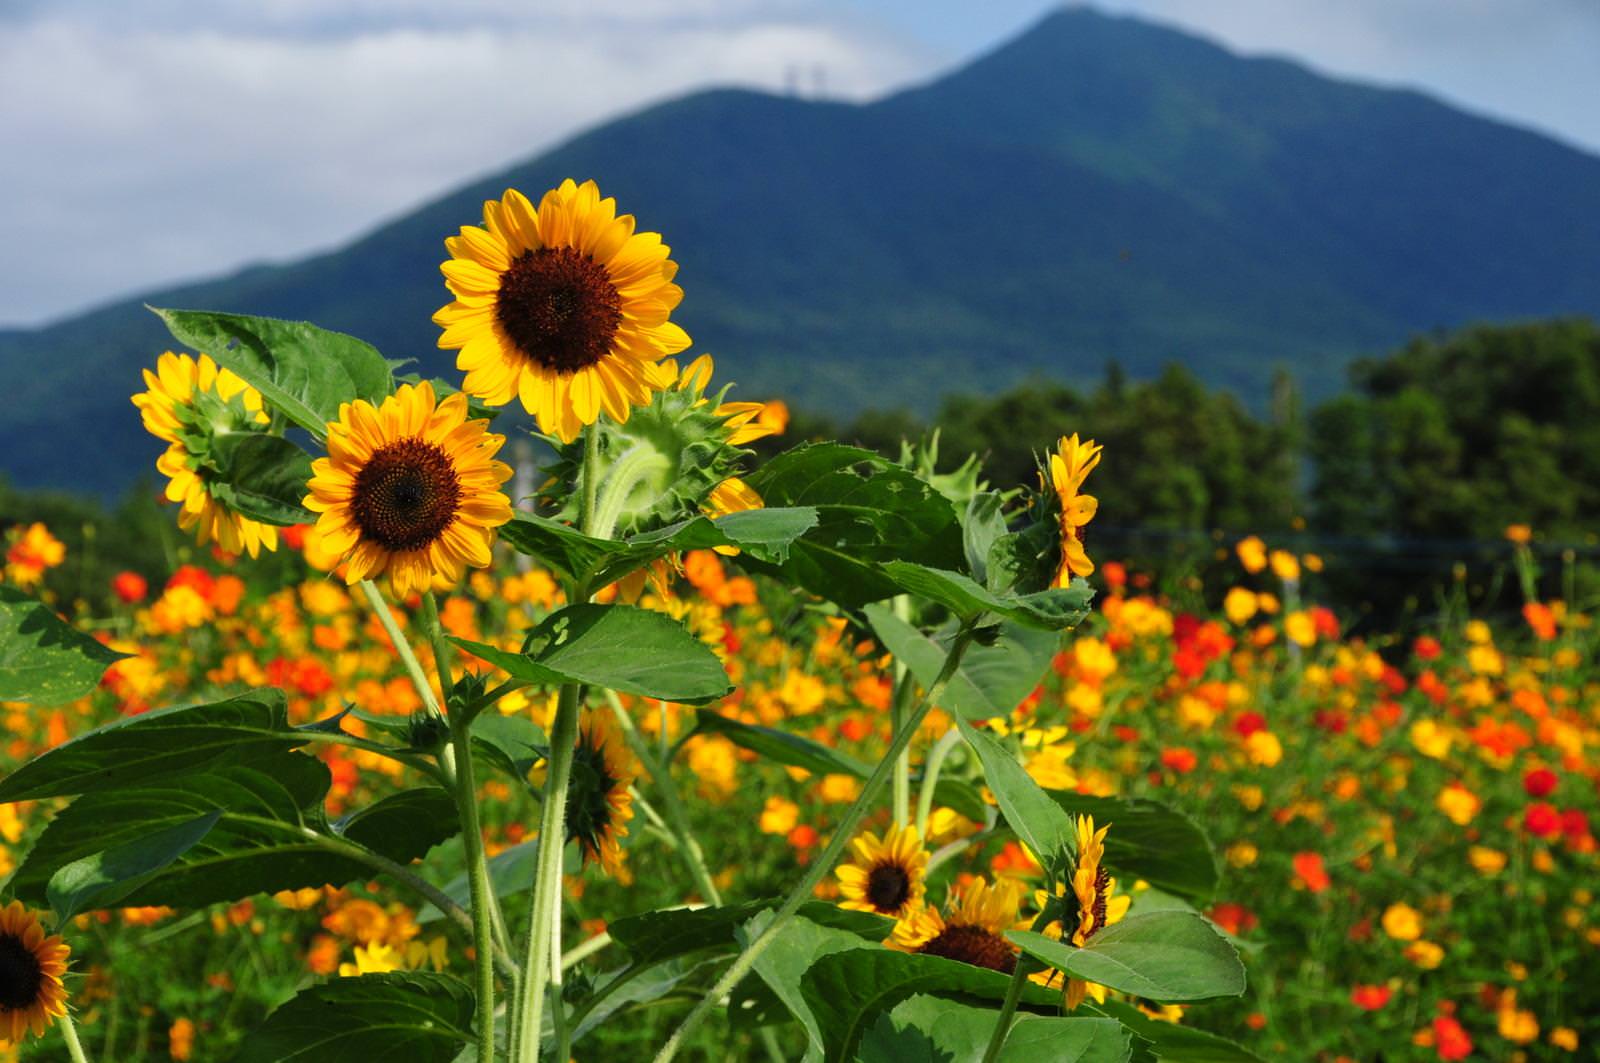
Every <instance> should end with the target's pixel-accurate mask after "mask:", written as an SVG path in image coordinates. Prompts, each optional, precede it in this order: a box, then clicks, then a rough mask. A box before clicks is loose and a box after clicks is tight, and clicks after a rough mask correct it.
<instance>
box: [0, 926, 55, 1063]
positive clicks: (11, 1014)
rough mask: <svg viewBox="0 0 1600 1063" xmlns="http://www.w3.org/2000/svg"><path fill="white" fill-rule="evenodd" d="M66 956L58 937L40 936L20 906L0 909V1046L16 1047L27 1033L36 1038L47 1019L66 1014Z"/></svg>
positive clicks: (48, 1022)
mask: <svg viewBox="0 0 1600 1063" xmlns="http://www.w3.org/2000/svg"><path fill="white" fill-rule="evenodd" d="M70 951H71V950H69V949H68V948H67V945H66V943H65V942H64V941H62V940H61V939H60V938H59V937H56V936H54V935H46V934H45V932H44V926H43V925H42V924H41V923H40V922H39V916H38V915H37V914H35V913H33V912H30V911H28V910H27V909H26V908H24V907H23V906H22V902H21V901H12V902H11V903H10V904H8V905H6V907H5V908H4V909H0V958H3V960H4V963H5V969H4V971H3V974H4V984H0V993H4V999H0V1044H7V1043H9V1044H12V1045H17V1044H21V1043H22V1039H23V1038H24V1037H25V1036H27V1034H28V1033H29V1032H30V1031H31V1032H32V1033H33V1036H35V1037H39V1036H42V1035H43V1034H44V1030H45V1027H46V1026H48V1025H49V1024H50V1023H51V1021H52V1020H54V1019H57V1018H59V1017H61V1016H62V1015H65V1014H66V1013H67V990H66V987H65V986H64V985H63V984H62V977H63V976H64V975H65V974H66V973H67V956H68V954H69V952H70Z"/></svg>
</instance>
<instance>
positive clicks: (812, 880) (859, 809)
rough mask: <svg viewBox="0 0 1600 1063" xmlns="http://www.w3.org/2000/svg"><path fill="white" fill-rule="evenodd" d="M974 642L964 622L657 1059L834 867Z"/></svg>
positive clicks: (674, 1047) (661, 1061)
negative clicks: (806, 855)
mask: <svg viewBox="0 0 1600 1063" xmlns="http://www.w3.org/2000/svg"><path fill="white" fill-rule="evenodd" d="M971 644H972V628H971V626H970V625H969V626H964V627H962V629H961V630H960V631H959V632H957V634H956V637H955V641H954V642H952V643H951V645H950V652H949V654H948V655H947V656H946V657H945V659H944V665H943V667H941V668H940V669H939V675H938V678H936V679H935V680H934V681H933V684H932V685H931V686H929V687H928V689H927V692H926V693H924V694H923V696H922V700H921V701H920V702H918V703H917V706H916V708H914V709H912V710H911V713H910V714H909V715H908V716H907V718H906V721H905V726H903V727H902V728H901V729H900V730H899V731H898V732H897V733H896V734H895V736H894V740H893V741H892V742H891V743H890V745H889V749H888V751H887V752H885V753H884V756H883V759H882V760H880V761H878V766H877V767H876V768H874V769H873V771H872V775H871V776H870V777H869V778H868V779H867V781H866V782H865V783H864V784H863V785H862V787H861V793H860V795H859V796H858V797H857V798H856V800H855V803H854V804H853V805H851V806H850V810H849V811H848V812H846V813H845V814H844V818H843V819H842V820H840V821H839V823H838V824H837V825H836V826H835V827H834V831H833V837H831V838H830V839H829V840H828V845H827V848H825V849H824V850H823V851H822V854H821V855H820V856H818V857H817V859H816V860H814V861H813V862H812V863H811V865H810V866H809V867H808V868H807V869H806V873H805V875H804V876H802V877H801V879H800V881H799V882H798V883H796V884H795V886H794V888H793V889H791V890H790V891H789V895H788V896H787V897H785V898H784V901H783V904H782V905H781V906H779V908H778V910H777V912H776V913H774V915H773V917H772V921H771V922H769V923H768V924H767V925H766V928H765V929H764V930H762V931H761V933H760V934H759V935H757V936H756V939H755V940H754V941H752V942H750V944H749V945H747V946H746V947H745V950H744V951H743V952H741V953H740V954H739V955H738V956H737V957H736V958H735V959H734V961H733V963H732V965H731V966H729V967H728V969H727V970H726V971H724V972H723V974H722V977H721V978H718V979H717V982H716V984H715V985H713V986H712V987H711V990H710V992H708V993H707V994H706V995H705V996H704V997H703V998H701V1000H700V1002H699V1003H698V1004H696V1005H695V1006H694V1010H692V1011H690V1012H689V1014H688V1015H687V1016H686V1017H685V1018H684V1020H683V1022H682V1023H681V1024H680V1025H679V1026H678V1028H677V1030H676V1031H674V1032H673V1034H672V1037H671V1038H669V1039H668V1041H667V1043H666V1044H665V1045H663V1046H662V1048H661V1051H660V1052H658V1053H657V1054H656V1063H667V1061H668V1060H670V1059H672V1058H673V1057H674V1056H676V1055H677V1054H678V1051H679V1050H680V1049H681V1048H683V1045H684V1042H685V1041H686V1040H688V1038H689V1035H690V1034H692V1033H694V1031H695V1030H696V1029H697V1028H699V1026H700V1024H701V1023H702V1022H704V1021H705V1020H706V1017H707V1016H708V1015H709V1014H710V1013H711V1009H712V1008H714V1007H716V1006H717V1003H718V1002H719V1001H721V1000H722V998H723V997H725V996H727V994H728V993H729V991H731V990H732V989H733V987H734V986H736V985H738V984H739V981H740V979H742V978H743V977H744V976H745V975H746V974H748V973H749V972H750V968H751V967H753V966H755V962H756V960H757V959H759V958H760V956H761V954H762V953H763V952H765V951H766V950H767V948H768V947H769V946H770V945H771V944H772V942H773V941H774V940H776V938H777V936H778V934H779V932H780V931H782V929H783V928H784V926H785V925H786V924H787V923H788V922H789V920H790V919H791V918H793V917H794V914H795V912H797V911H799V910H800V906H801V905H802V904H804V903H805V902H806V900H807V899H808V898H809V897H810V896H811V895H812V893H813V892H814V891H815V890H816V887H817V883H818V882H821V881H822V878H823V876H824V875H826V874H827V873H828V872H830V871H832V870H833V865H834V864H835V863H836V862H837V861H838V859H839V857H840V855H841V854H842V853H843V852H844V849H845V846H846V845H848V844H849V843H850V839H851V838H852V837H854V835H855V831H856V827H857V825H859V824H860V822H861V818H862V817H863V816H865V815H866V813H867V809H868V807H869V806H870V805H871V804H872V802H873V801H874V800H875V799H876V798H877V795H878V792H879V791H880V790H882V789H883V786H884V784H885V783H886V782H888V781H889V776H890V774H891V773H892V772H893V770H894V761H895V759H896V758H897V757H899V756H900V754H901V753H902V752H903V751H904V750H905V748H906V746H907V745H909V744H910V742H911V736H912V735H913V734H915V733H916V731H917V728H918V727H920V726H922V721H923V718H924V717H926V716H927V715H928V710H929V709H931V708H933V706H934V705H935V704H936V703H937V702H938V701H939V699H940V698H942V697H943V696H944V692H945V688H946V687H948V686H949V685H950V677H951V676H953V675H955V672H956V669H957V668H959V667H960V666H961V658H962V657H963V656H964V655H965V654H966V652H967V647H968V646H970V645H971Z"/></svg>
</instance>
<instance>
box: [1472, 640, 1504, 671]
mask: <svg viewBox="0 0 1600 1063" xmlns="http://www.w3.org/2000/svg"><path fill="white" fill-rule="evenodd" d="M1467 665H1468V667H1470V668H1471V669H1472V670H1473V671H1474V672H1476V673H1478V674H1479V675H1500V674H1501V673H1502V672H1504V671H1505V659H1504V658H1502V657H1501V656H1500V651H1499V650H1497V649H1495V648H1494V647H1493V646H1473V647H1472V648H1471V649H1469V650H1467Z"/></svg>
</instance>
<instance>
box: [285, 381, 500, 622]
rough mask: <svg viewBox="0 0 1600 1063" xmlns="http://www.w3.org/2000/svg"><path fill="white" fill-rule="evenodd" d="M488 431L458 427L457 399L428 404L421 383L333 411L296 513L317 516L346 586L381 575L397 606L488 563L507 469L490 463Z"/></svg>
mask: <svg viewBox="0 0 1600 1063" xmlns="http://www.w3.org/2000/svg"><path fill="white" fill-rule="evenodd" d="M488 425H489V422H487V421H469V420H467V397H466V396H465V395H463V394H459V393H458V394H455V395H451V396H450V397H448V398H446V399H445V400H444V401H442V402H441V401H438V400H437V399H436V398H435V396H434V392H433V385H432V384H429V383H427V382H426V381H424V382H423V383H421V384H417V385H411V384H404V385H402V386H401V387H400V390H399V391H397V392H396V393H395V394H393V395H391V396H389V397H388V398H386V399H384V400H383V404H382V405H381V406H376V407H375V406H373V405H372V403H370V402H367V401H366V400H364V399H358V400H356V401H355V402H349V403H345V404H344V405H342V406H340V407H339V419H338V420H337V421H331V422H329V424H328V456H327V457H326V458H318V459H317V460H316V461H314V462H313V463H312V465H311V471H312V476H311V482H310V483H309V484H308V485H307V486H308V487H309V488H310V492H311V493H310V494H309V495H307V496H306V500H305V507H306V508H307V509H309V510H312V511H314V512H316V513H320V514H321V517H319V518H318V520H317V524H316V532H317V537H318V541H319V543H320V545H321V547H322V549H323V550H324V551H325V552H327V553H328V554H330V555H333V556H337V557H339V558H347V564H346V567H345V582H346V583H356V582H358V581H360V580H363V579H366V578H368V577H371V576H376V575H378V574H380V573H385V572H386V573H388V576H389V582H390V586H391V587H392V588H393V590H394V593H395V595H396V597H401V598H404V597H406V596H407V595H409V594H411V593H413V592H421V591H425V590H428V589H429V588H430V587H432V586H433V585H434V584H435V583H436V582H440V581H443V582H448V583H456V582H458V581H459V580H460V579H461V574H462V572H463V570H464V569H465V567H466V566H467V565H471V566H473V567H474V568H483V567H485V566H487V565H488V564H489V559H490V547H491V546H493V545H494V538H495V529H496V528H498V527H499V526H500V525H502V524H504V523H506V521H508V520H510V519H511V502H510V500H509V499H508V498H506V496H505V495H504V494H503V493H502V492H501V491H500V485H501V484H503V483H505V482H506V480H508V479H510V478H511V466H509V465H507V464H505V463H504V462H499V461H495V460H494V455H495V453H496V452H497V451H499V449H500V447H501V445H502V444H503V443H504V442H505V437H504V436H500V435H495V434H493V433H491V432H489V431H488V430H487V429H488Z"/></svg>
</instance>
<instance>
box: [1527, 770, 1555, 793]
mask: <svg viewBox="0 0 1600 1063" xmlns="http://www.w3.org/2000/svg"><path fill="white" fill-rule="evenodd" d="M1560 781H1561V777H1560V776H1559V775H1557V774H1556V773H1555V772H1553V771H1551V770H1550V769H1549V768H1534V769H1533V770H1532V771H1530V772H1528V773H1527V774H1526V775H1524V776H1523V777H1522V788H1523V789H1524V790H1526V791H1527V792H1528V796H1529V797H1549V796H1550V794H1551V793H1552V792H1553V791H1554V790H1555V788H1556V784H1557V783H1559V782H1560Z"/></svg>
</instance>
